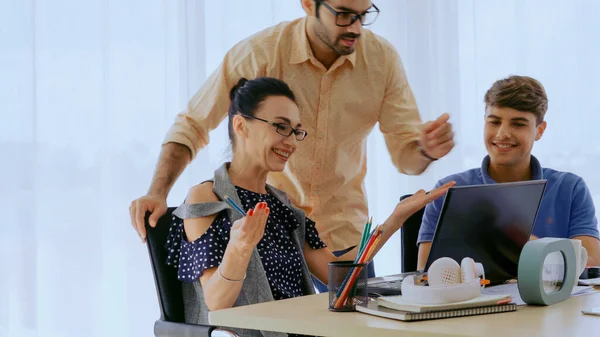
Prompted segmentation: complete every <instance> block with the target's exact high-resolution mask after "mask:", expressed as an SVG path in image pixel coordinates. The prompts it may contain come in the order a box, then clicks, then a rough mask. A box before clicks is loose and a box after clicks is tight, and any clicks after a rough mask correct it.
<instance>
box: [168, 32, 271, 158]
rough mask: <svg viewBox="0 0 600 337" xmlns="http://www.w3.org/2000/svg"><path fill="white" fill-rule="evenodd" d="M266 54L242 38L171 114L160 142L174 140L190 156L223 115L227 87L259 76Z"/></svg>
mask: <svg viewBox="0 0 600 337" xmlns="http://www.w3.org/2000/svg"><path fill="white" fill-rule="evenodd" d="M265 64H266V57H265V56H264V53H263V52H262V50H261V49H260V48H255V47H253V46H252V45H251V43H250V42H249V41H242V42H240V43H238V44H237V45H235V46H234V47H233V48H232V49H231V50H229V51H228V52H227V54H226V55H225V58H224V60H223V62H222V63H221V64H220V65H219V67H218V68H217V69H216V70H215V71H214V72H213V73H212V74H211V75H210V76H209V78H208V79H207V80H206V82H205V83H204V84H203V85H202V87H201V88H200V89H199V90H198V91H197V92H196V94H195V95H194V96H193V97H192V98H191V99H190V101H189V103H188V105H187V108H186V109H185V110H183V111H182V112H180V113H179V114H178V115H177V117H176V118H175V123H174V124H173V126H172V127H171V128H170V129H169V131H168V132H167V135H166V136H165V138H164V140H163V144H166V143H170V142H175V143H179V144H183V145H185V146H187V147H188V148H189V149H190V151H191V153H192V159H193V158H195V157H196V154H197V153H198V151H199V150H200V149H202V148H203V147H205V146H206V145H207V144H208V141H209V135H208V134H209V132H210V131H212V130H214V129H215V128H216V127H217V126H218V125H219V124H220V123H221V122H222V121H223V119H225V117H226V116H227V110H228V109H229V104H230V99H229V91H230V90H231V88H232V87H233V86H234V85H235V84H236V83H237V82H238V80H239V79H240V78H242V77H245V78H248V79H252V78H256V77H259V76H263V74H264V69H265Z"/></svg>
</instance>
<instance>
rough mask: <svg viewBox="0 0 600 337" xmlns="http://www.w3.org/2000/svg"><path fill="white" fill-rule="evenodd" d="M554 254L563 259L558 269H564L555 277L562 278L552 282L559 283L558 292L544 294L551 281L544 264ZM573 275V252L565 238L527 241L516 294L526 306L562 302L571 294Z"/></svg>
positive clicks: (519, 268) (574, 280) (575, 261)
mask: <svg viewBox="0 0 600 337" xmlns="http://www.w3.org/2000/svg"><path fill="white" fill-rule="evenodd" d="M555 252H557V253H559V254H561V255H562V258H563V260H564V263H563V264H562V265H560V266H558V268H563V269H562V270H559V272H558V273H557V275H563V279H562V280H555V281H557V282H556V283H557V284H560V288H559V289H558V290H556V291H552V292H546V290H545V289H544V286H545V284H547V283H550V282H551V278H552V276H548V275H547V271H545V269H544V268H545V265H544V263H545V262H546V257H548V255H549V254H552V253H555ZM555 255H556V254H555ZM546 267H547V266H546ZM576 273H577V260H576V258H575V249H573V245H572V244H571V242H570V241H569V240H568V239H559V238H542V239H538V240H532V241H529V242H527V244H525V246H524V247H523V250H522V251H521V256H520V257H519V266H518V276H517V277H518V287H519V294H520V295H521V298H522V299H523V301H524V302H525V303H527V304H535V305H550V304H554V303H557V302H560V301H564V300H566V299H567V298H569V296H570V295H571V292H572V291H573V286H574V285H575V282H576V277H577V275H576Z"/></svg>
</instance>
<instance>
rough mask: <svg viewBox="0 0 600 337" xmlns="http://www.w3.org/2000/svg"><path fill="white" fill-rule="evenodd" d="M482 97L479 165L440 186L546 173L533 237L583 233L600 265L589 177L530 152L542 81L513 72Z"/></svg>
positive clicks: (429, 217) (431, 223)
mask: <svg viewBox="0 0 600 337" xmlns="http://www.w3.org/2000/svg"><path fill="white" fill-rule="evenodd" d="M484 101H485V106H486V108H485V127H484V141H485V147H486V149H487V152H488V155H487V156H486V157H485V158H484V159H483V163H482V164H481V167H480V168H475V169H471V170H468V171H465V172H462V173H458V174H453V175H451V176H449V177H446V178H444V179H442V180H440V181H438V183H437V184H436V186H440V185H442V184H444V183H446V182H448V181H452V180H453V181H455V182H456V185H457V186H460V185H480V184H494V183H504V182H514V181H525V180H538V179H546V180H547V185H546V191H545V193H544V196H543V199H542V203H541V205H540V209H539V212H538V215H537V218H536V221H535V225H534V227H533V235H532V239H536V238H538V237H560V238H571V239H579V240H581V242H582V244H583V246H584V247H585V248H586V249H587V251H588V255H589V260H588V265H600V240H599V237H598V221H597V220H596V215H595V210H594V203H593V201H592V197H591V195H590V192H589V191H588V188H587V186H586V184H585V182H584V181H583V179H582V178H581V177H579V176H577V175H575V174H573V173H569V172H560V171H556V170H553V169H550V168H543V167H542V166H541V165H540V162H539V161H538V160H537V159H536V158H535V157H534V156H533V155H531V149H532V147H533V143H534V142H535V141H538V140H540V139H541V138H542V135H543V134H544V130H545V129H546V122H545V121H544V115H545V114H546V110H547V109H548V97H547V96H546V92H545V90H544V87H543V86H542V84H541V83H540V82H538V81H537V80H535V79H533V78H530V77H526V76H511V77H508V78H505V79H502V80H499V81H497V82H495V83H494V84H493V85H492V87H491V88H490V89H489V90H488V91H487V93H486V94H485V98H484ZM443 202H444V198H443V197H442V198H439V199H437V200H435V201H434V202H432V203H430V204H428V205H427V206H426V207H425V214H424V216H423V222H422V224H421V228H420V230H419V238H418V241H417V244H418V245H419V261H418V266H417V267H418V269H419V270H422V269H424V268H425V264H426V262H427V256H428V255H429V251H430V249H431V241H432V240H433V234H434V232H435V228H436V226H437V221H438V218H439V216H440V210H441V207H442V204H443Z"/></svg>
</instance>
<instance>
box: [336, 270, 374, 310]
mask: <svg viewBox="0 0 600 337" xmlns="http://www.w3.org/2000/svg"><path fill="white" fill-rule="evenodd" d="M367 273H368V270H367V264H366V263H354V261H336V262H330V263H329V284H328V285H327V289H328V290H329V310H330V311H356V306H357V305H366V303H367V300H368V297H367V278H368V276H367V275H368V274H367Z"/></svg>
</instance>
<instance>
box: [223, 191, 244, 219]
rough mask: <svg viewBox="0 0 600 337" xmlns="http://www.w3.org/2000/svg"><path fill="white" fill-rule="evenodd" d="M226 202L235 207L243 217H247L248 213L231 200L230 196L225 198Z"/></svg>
mask: <svg viewBox="0 0 600 337" xmlns="http://www.w3.org/2000/svg"><path fill="white" fill-rule="evenodd" d="M225 201H227V203H228V204H229V205H230V206H231V207H233V208H234V209H235V210H236V211H238V212H239V213H240V214H241V215H242V216H246V212H244V210H243V209H242V208H241V207H240V206H238V205H237V204H236V203H235V202H234V201H233V199H231V198H230V197H229V196H228V195H226V196H225Z"/></svg>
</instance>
